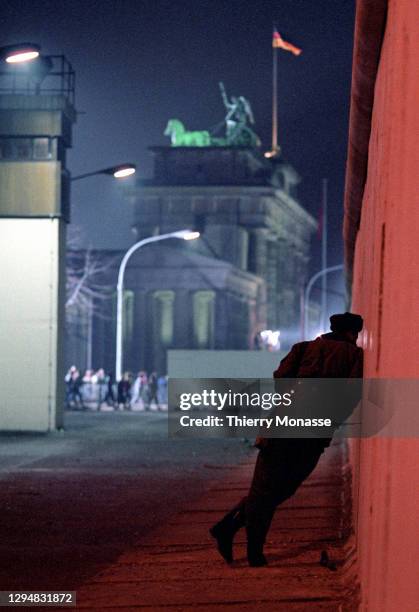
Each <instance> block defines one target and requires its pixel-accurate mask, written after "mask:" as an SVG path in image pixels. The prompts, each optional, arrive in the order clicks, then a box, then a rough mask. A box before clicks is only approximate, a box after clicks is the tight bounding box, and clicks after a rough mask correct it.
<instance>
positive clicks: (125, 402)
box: [118, 372, 131, 410]
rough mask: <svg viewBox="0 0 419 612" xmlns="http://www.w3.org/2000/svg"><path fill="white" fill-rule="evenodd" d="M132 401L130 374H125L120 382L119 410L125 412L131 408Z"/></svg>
mask: <svg viewBox="0 0 419 612" xmlns="http://www.w3.org/2000/svg"><path fill="white" fill-rule="evenodd" d="M130 401H131V377H130V374H129V372H124V374H123V375H122V378H121V380H120V381H119V382H118V408H119V410H124V408H126V407H127V406H128V407H129V405H130Z"/></svg>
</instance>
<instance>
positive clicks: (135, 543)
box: [0, 414, 356, 612]
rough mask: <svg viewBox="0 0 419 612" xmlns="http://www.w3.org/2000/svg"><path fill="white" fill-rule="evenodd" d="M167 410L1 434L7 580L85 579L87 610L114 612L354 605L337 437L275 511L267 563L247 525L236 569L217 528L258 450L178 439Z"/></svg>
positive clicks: (49, 583) (27, 583)
mask: <svg viewBox="0 0 419 612" xmlns="http://www.w3.org/2000/svg"><path fill="white" fill-rule="evenodd" d="M164 419H165V417H164V416H162V415H158V414H147V415H143V414H142V415H118V414H115V415H113V414H104V415H100V414H91V415H70V418H69V420H68V423H69V429H68V432H66V433H65V434H62V435H61V438H60V434H54V436H52V437H51V436H48V438H45V437H44V438H43V439H42V438H41V439H40V438H39V436H38V437H35V438H33V437H29V438H28V439H26V440H23V441H22V438H20V440H19V439H16V438H14V437H3V438H2V439H0V443H1V452H0V457H1V460H2V469H1V470H0V485H1V486H0V503H1V506H2V508H3V510H2V521H1V523H0V546H1V548H0V559H1V561H2V564H1V568H0V585H1V587H0V588H1V589H2V590H9V589H13V588H19V589H22V588H25V589H26V588H27V589H37V590H40V589H54V588H57V589H63V588H66V589H77V593H78V606H77V607H78V608H79V609H86V610H97V611H100V610H106V612H107V611H108V610H133V611H134V610H150V611H151V610H165V609H168V610H174V611H179V612H180V611H182V612H183V611H184V612H189V611H192V610H202V611H208V612H211V611H214V612H215V611H217V612H222V611H224V610H240V612H241V611H243V612H247V611H250V610H264V611H266V610H269V611H270V610H280V611H290V612H293V611H294V610H301V611H303V610H304V611H313V612H314V611H317V610H319V611H322V610H328V611H329V610H330V611H335V610H336V611H352V610H356V605H355V604H354V603H353V602H354V600H355V597H354V593H353V592H352V590H351V589H350V588H349V586H348V585H350V584H351V581H350V580H348V576H349V574H350V564H351V562H350V560H349V561H347V559H348V556H349V555H348V550H349V544H348V541H347V535H348V517H347V505H348V504H347V490H348V486H347V483H346V480H345V473H344V470H343V458H342V450H341V447H340V446H337V445H334V446H333V448H331V449H329V450H328V451H327V454H326V455H325V456H324V458H323V459H322V461H321V464H320V465H319V467H318V469H317V470H316V471H315V472H314V474H313V475H312V477H311V478H310V479H309V480H308V481H307V483H305V485H304V486H303V487H302V488H301V489H300V491H299V492H298V493H297V495H296V496H294V498H293V499H292V500H289V501H288V502H287V503H286V504H284V505H283V506H282V507H281V508H280V509H279V510H278V511H277V514H276V517H275V519H274V523H273V527H272V529H271V532H270V535H269V541H268V545H267V556H268V558H269V562H270V565H269V567H268V568H260V569H251V568H248V567H247V566H246V563H245V549H244V534H239V537H238V539H237V547H236V559H237V561H236V562H235V564H234V566H233V567H228V566H226V565H225V564H224V563H223V561H222V560H221V559H220V558H219V556H218V554H217V552H216V551H215V548H214V544H213V541H212V540H211V538H210V537H209V535H208V527H209V526H210V525H211V524H212V523H213V522H214V521H215V520H217V518H218V517H219V516H220V515H221V514H222V513H223V512H224V511H225V510H226V509H227V508H228V507H229V506H230V505H231V504H232V503H234V502H235V501H236V500H237V499H238V498H240V497H241V496H242V495H243V494H244V493H245V491H246V488H247V486H248V482H249V479H250V475H251V471H252V467H253V464H254V458H255V453H254V451H252V450H249V448H248V447H247V446H246V445H245V444H243V443H242V442H239V441H228V442H226V441H205V442H200V441H195V442H191V441H187V442H186V441H182V442H178V441H176V442H169V441H167V439H166V438H165V428H164ZM42 440H43V441H42ZM46 447H47V448H48V450H45V448H46ZM42 448H44V451H42ZM40 455H41V456H40ZM325 548H326V549H327V550H328V552H329V554H330V556H331V557H332V559H333V560H334V561H335V562H336V565H337V571H331V570H329V569H326V568H323V567H321V566H320V564H319V558H320V552H321V550H323V549H325ZM349 559H350V556H349ZM345 560H346V561H345ZM38 609H39V608H38Z"/></svg>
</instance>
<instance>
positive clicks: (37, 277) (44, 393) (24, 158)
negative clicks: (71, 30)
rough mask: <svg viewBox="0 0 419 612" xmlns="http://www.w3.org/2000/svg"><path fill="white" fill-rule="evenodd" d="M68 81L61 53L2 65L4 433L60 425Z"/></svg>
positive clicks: (0, 410) (0, 407) (71, 116)
mask: <svg viewBox="0 0 419 612" xmlns="http://www.w3.org/2000/svg"><path fill="white" fill-rule="evenodd" d="M74 81H75V79H74V71H73V69H72V67H71V65H70V63H69V62H68V61H67V60H66V58H65V57H64V56H61V55H60V56H44V57H42V56H40V57H39V58H37V59H36V60H35V61H33V62H28V63H26V64H22V65H17V64H16V65H10V66H9V65H7V64H6V63H5V62H2V64H1V69H0V261H1V275H0V292H1V296H2V299H1V301H0V338H1V344H0V371H1V373H2V376H1V379H2V392H1V397H0V430H26V431H48V430H51V429H55V428H57V427H60V426H61V425H62V410H63V405H64V401H63V400H64V386H63V385H64V381H63V380H62V378H63V363H62V336H63V328H64V294H65V281H64V279H65V275H64V250H65V230H66V223H67V222H68V220H69V196H70V176H69V173H68V171H67V169H66V150H67V148H68V147H70V146H71V135H72V126H73V123H74V122H75V120H76V112H75V108H74Z"/></svg>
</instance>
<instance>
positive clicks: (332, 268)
mask: <svg viewBox="0 0 419 612" xmlns="http://www.w3.org/2000/svg"><path fill="white" fill-rule="evenodd" d="M343 268H344V266H343V264H339V265H338V266H330V267H328V268H323V269H322V270H320V271H319V272H317V273H316V274H314V275H313V276H312V277H311V278H310V280H309V281H308V283H307V286H306V288H305V291H304V298H303V300H302V301H303V304H302V306H303V321H304V325H303V330H302V331H303V333H302V337H303V339H305V338H306V336H307V331H308V306H309V299H310V292H311V289H312V288H313V285H314V283H315V282H316V280H318V279H319V278H323V277H324V276H325V275H326V274H329V272H337V271H338V270H343ZM324 314H325V313H322V321H324Z"/></svg>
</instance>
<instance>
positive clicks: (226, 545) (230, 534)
mask: <svg viewBox="0 0 419 612" xmlns="http://www.w3.org/2000/svg"><path fill="white" fill-rule="evenodd" d="M209 532H210V534H211V535H212V537H213V538H215V539H216V540H217V548H218V552H219V553H220V555H221V556H222V558H223V559H224V561H225V562H226V563H229V564H230V563H233V538H234V534H235V532H234V531H232V530H230V531H229V530H227V529H226V528H225V527H224V526H223V525H220V524H219V523H217V524H216V525H214V526H213V527H211V529H210V530H209Z"/></svg>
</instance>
